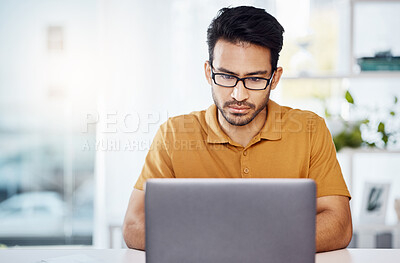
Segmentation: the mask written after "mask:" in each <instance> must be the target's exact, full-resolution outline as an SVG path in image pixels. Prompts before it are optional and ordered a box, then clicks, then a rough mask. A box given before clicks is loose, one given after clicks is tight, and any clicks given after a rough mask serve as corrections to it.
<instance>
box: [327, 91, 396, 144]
mask: <svg viewBox="0 0 400 263" xmlns="http://www.w3.org/2000/svg"><path fill="white" fill-rule="evenodd" d="M344 99H345V101H346V103H348V104H349V106H350V107H349V108H350V110H364V111H365V112H368V116H367V117H366V118H364V119H361V120H357V121H351V122H350V121H346V120H344V119H343V118H342V117H341V116H333V115H332V114H330V113H329V111H328V109H327V108H326V107H325V117H326V118H327V119H328V120H329V119H332V118H333V117H335V118H336V119H339V120H340V121H341V122H342V124H343V125H342V126H343V128H342V129H341V131H340V132H338V133H336V134H333V141H334V143H335V147H336V150H337V151H340V150H341V149H343V148H345V147H350V148H359V147H361V146H363V145H365V146H368V147H378V148H387V147H388V145H389V144H390V143H391V144H396V142H397V137H398V136H399V134H400V127H397V126H399V123H398V121H399V120H397V116H398V115H399V114H400V113H399V112H400V110H399V107H398V106H399V103H398V98H397V97H396V96H394V100H393V104H392V105H390V107H389V108H388V109H386V110H385V111H384V114H385V115H386V116H385V118H383V119H381V120H379V119H378V120H376V117H375V119H374V114H375V115H376V112H377V110H372V109H370V108H367V107H364V108H362V107H360V106H357V105H356V104H355V101H354V98H353V96H352V95H351V93H350V92H349V91H346V93H345V95H344ZM396 122H397V123H396ZM389 127H390V128H389ZM366 133H369V134H374V135H378V136H370V137H369V138H368V136H366V135H364V134H366Z"/></svg>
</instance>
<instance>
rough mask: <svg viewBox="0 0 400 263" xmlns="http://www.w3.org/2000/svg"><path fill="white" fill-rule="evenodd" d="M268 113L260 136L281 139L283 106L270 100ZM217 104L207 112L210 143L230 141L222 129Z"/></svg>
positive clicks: (267, 138) (268, 138)
mask: <svg viewBox="0 0 400 263" xmlns="http://www.w3.org/2000/svg"><path fill="white" fill-rule="evenodd" d="M267 107H268V115H267V120H266V122H265V124H264V127H263V128H262V129H261V131H260V133H259V135H256V136H259V137H260V138H261V139H266V140H279V139H281V136H282V134H281V130H282V113H281V106H280V105H279V104H277V103H276V102H274V101H272V100H269V102H268V106H267ZM217 110H218V109H217V106H215V104H213V105H211V106H210V107H209V108H208V109H207V110H206V113H205V118H206V123H207V127H208V133H207V142H208V143H228V142H229V141H230V140H229V138H228V136H227V135H226V134H225V132H224V131H223V130H222V129H221V126H220V125H219V122H218V118H217V116H218V112H217Z"/></svg>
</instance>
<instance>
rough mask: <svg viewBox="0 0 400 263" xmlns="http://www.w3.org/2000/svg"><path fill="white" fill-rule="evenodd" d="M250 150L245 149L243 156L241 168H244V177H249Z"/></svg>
mask: <svg viewBox="0 0 400 263" xmlns="http://www.w3.org/2000/svg"><path fill="white" fill-rule="evenodd" d="M248 154H249V153H248V150H243V152H242V156H241V158H240V159H241V169H242V177H243V178H248V177H249V173H250V169H249V167H248V166H249V162H248V160H249V156H248Z"/></svg>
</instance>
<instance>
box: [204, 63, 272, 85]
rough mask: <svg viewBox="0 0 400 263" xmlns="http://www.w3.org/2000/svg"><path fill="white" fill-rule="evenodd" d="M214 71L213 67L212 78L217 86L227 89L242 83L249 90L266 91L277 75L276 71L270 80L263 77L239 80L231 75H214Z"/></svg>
mask: <svg viewBox="0 0 400 263" xmlns="http://www.w3.org/2000/svg"><path fill="white" fill-rule="evenodd" d="M213 69H214V68H213V67H212V66H211V78H212V79H213V81H214V83H215V84H216V85H218V86H221V87H226V88H233V87H235V86H236V85H237V84H238V82H239V81H242V82H243V85H244V87H245V88H246V89H249V90H265V89H266V88H267V87H268V85H269V83H270V82H271V79H272V78H273V77H274V74H275V70H274V72H273V73H272V75H271V77H270V78H269V79H267V78H261V77H246V78H239V77H236V76H234V75H230V74H225V73H214V71H213Z"/></svg>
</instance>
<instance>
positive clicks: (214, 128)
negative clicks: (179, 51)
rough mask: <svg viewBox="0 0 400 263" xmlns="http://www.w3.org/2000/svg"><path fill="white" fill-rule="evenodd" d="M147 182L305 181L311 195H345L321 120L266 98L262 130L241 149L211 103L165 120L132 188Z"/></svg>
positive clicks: (334, 154) (308, 113)
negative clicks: (310, 184) (308, 182)
mask: <svg viewBox="0 0 400 263" xmlns="http://www.w3.org/2000/svg"><path fill="white" fill-rule="evenodd" d="M149 178H311V179H313V180H314V181H315V182H316V185H317V197H321V196H328V195H343V196H348V197H350V194H349V191H348V190H347V187H346V184H345V182H344V180H343V176H342V172H341V169H340V166H339V163H338V161H337V159H336V151H335V147H334V144H333V140H332V136H331V134H330V132H329V130H328V129H327V127H326V125H325V122H324V120H323V119H322V118H321V117H319V116H318V115H316V114H315V113H312V112H310V111H302V110H298V109H292V108H289V107H282V106H280V105H278V104H277V103H275V102H274V101H272V100H270V101H269V103H268V114H267V120H266V122H265V125H264V127H263V128H262V129H261V131H260V133H259V134H257V135H256V136H255V137H254V138H253V139H252V140H251V141H250V143H249V144H248V145H247V146H246V147H243V146H241V145H240V144H238V143H236V142H234V141H232V140H231V139H230V138H229V137H228V136H227V135H226V134H225V133H224V132H223V130H222V129H221V127H220V126H219V123H218V119H217V107H216V106H215V105H212V106H210V107H209V108H208V109H207V110H203V111H198V112H192V113H190V114H187V115H181V116H177V117H172V118H170V119H168V121H167V122H165V123H164V124H162V125H161V126H160V129H159V130H158V132H157V134H156V136H155V138H154V141H153V143H152V145H151V147H150V150H149V152H148V154H147V157H146V160H145V164H144V166H143V170H142V172H141V174H140V176H139V179H138V180H137V182H136V185H135V188H136V189H139V190H143V186H144V183H145V181H146V180H147V179H149Z"/></svg>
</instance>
